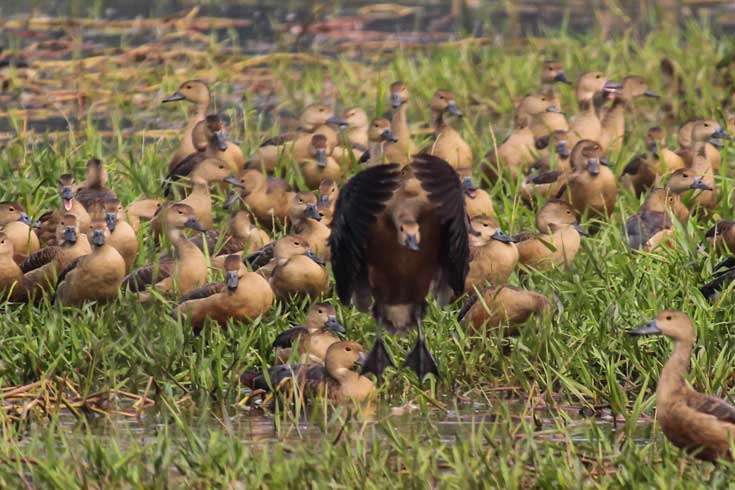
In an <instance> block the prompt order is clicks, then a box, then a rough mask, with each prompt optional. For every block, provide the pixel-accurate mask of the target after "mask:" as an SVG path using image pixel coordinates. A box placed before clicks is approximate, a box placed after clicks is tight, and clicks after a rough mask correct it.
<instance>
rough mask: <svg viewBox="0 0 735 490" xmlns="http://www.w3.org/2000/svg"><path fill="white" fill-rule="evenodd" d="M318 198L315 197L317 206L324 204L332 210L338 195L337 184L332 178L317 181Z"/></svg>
mask: <svg viewBox="0 0 735 490" xmlns="http://www.w3.org/2000/svg"><path fill="white" fill-rule="evenodd" d="M318 192H319V198H318V199H317V202H318V205H319V206H326V207H328V208H329V209H330V210H331V211H332V212H334V205H335V203H336V202H337V197H338V196H339V186H338V185H337V183H336V182H335V181H333V180H332V179H324V180H322V181H321V182H320V183H319V189H318Z"/></svg>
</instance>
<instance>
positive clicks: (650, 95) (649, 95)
mask: <svg viewBox="0 0 735 490" xmlns="http://www.w3.org/2000/svg"><path fill="white" fill-rule="evenodd" d="M643 95H644V96H645V97H653V98H654V99H658V98H659V97H660V96H659V95H658V94H657V93H656V92H654V91H652V90H646V91H645V92H643Z"/></svg>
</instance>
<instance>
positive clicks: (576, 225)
mask: <svg viewBox="0 0 735 490" xmlns="http://www.w3.org/2000/svg"><path fill="white" fill-rule="evenodd" d="M572 226H573V227H574V229H575V230H577V233H579V234H580V235H582V236H590V234H589V233H587V232H586V231H585V230H584V228H582V227H581V226H580V224H579V223H574V225H572Z"/></svg>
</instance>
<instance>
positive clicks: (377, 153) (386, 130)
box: [359, 119, 398, 167]
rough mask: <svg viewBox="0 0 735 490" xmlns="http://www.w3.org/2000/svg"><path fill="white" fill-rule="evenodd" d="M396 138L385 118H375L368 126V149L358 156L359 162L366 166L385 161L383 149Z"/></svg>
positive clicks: (385, 156)
mask: <svg viewBox="0 0 735 490" xmlns="http://www.w3.org/2000/svg"><path fill="white" fill-rule="evenodd" d="M396 141H398V138H396V136H395V135H394V134H393V132H392V130H391V128H390V121H388V120H387V119H375V120H374V121H372V122H371V123H370V127H369V128H368V150H367V151H366V152H365V153H363V155H362V156H361V157H360V160H359V161H360V163H364V164H365V166H366V167H372V166H375V165H382V164H384V163H385V162H386V159H387V155H386V153H385V149H386V147H387V145H388V143H390V142H396Z"/></svg>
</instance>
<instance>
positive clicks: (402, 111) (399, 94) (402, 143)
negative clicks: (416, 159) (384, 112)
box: [385, 81, 416, 166]
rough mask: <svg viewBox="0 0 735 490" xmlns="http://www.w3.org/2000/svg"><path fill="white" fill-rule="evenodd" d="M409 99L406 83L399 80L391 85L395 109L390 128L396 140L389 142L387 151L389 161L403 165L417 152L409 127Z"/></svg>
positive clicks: (392, 101) (391, 101)
mask: <svg viewBox="0 0 735 490" xmlns="http://www.w3.org/2000/svg"><path fill="white" fill-rule="evenodd" d="M409 99H410V95H409V91H408V86H407V85H406V84H405V83H403V82H401V81H398V82H393V83H392V84H391V85H390V107H391V109H392V110H393V115H392V117H391V120H390V129H391V132H392V134H393V135H394V136H395V140H391V142H390V143H388V145H387V147H386V149H385V152H386V156H387V160H388V161H389V162H391V163H397V164H399V165H401V166H405V165H408V164H409V163H410V162H411V155H413V154H414V153H416V145H414V143H413V139H412V138H411V129H410V128H409V127H408V101H409Z"/></svg>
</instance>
